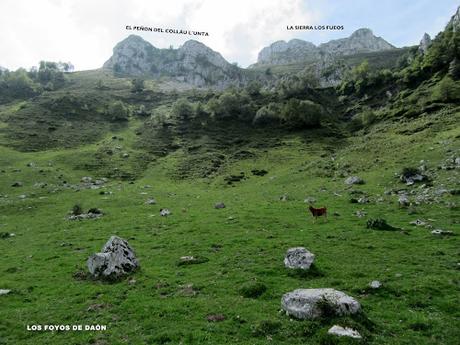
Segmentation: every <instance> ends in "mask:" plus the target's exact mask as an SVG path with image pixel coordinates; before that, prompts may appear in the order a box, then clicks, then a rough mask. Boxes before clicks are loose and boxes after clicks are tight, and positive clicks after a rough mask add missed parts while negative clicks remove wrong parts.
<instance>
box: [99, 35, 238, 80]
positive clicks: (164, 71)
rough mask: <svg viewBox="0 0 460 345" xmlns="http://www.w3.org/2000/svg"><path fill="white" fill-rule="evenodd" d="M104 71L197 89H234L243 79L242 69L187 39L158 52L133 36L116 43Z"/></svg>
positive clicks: (205, 47)
mask: <svg viewBox="0 0 460 345" xmlns="http://www.w3.org/2000/svg"><path fill="white" fill-rule="evenodd" d="M103 68H104V69H108V70H112V71H113V72H115V73H116V74H119V75H127V76H139V77H155V78H158V77H163V76H167V77H172V78H173V79H175V80H176V81H180V82H186V83H188V84H191V85H193V86H196V87H204V86H211V85H212V86H214V87H217V88H224V87H226V86H229V85H236V86H237V85H240V84H242V83H244V81H245V79H246V78H245V74H244V70H242V69H240V68H238V67H237V66H235V65H232V64H230V63H229V62H227V61H226V60H225V59H224V58H223V57H222V55H220V54H219V53H217V52H215V51H213V50H212V49H211V48H209V47H207V46H206V45H204V44H203V43H200V42H198V41H195V40H189V41H187V42H185V43H184V44H183V45H182V46H181V47H179V48H178V49H173V48H169V49H159V48H156V47H154V46H153V45H152V44H150V43H149V42H147V41H145V40H144V39H143V38H141V37H140V36H136V35H130V36H128V37H127V38H126V39H124V40H123V41H121V42H119V43H118V44H117V45H116V46H115V47H114V48H113V55H112V56H111V57H110V59H109V60H107V61H106V62H105V63H104V66H103Z"/></svg>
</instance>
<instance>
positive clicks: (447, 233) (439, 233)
mask: <svg viewBox="0 0 460 345" xmlns="http://www.w3.org/2000/svg"><path fill="white" fill-rule="evenodd" d="M431 233H432V234H433V235H436V236H452V235H453V234H454V232H453V231H449V230H442V229H434V230H433V231H431Z"/></svg>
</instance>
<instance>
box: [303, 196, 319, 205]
mask: <svg viewBox="0 0 460 345" xmlns="http://www.w3.org/2000/svg"><path fill="white" fill-rule="evenodd" d="M303 202H304V203H306V204H314V203H315V202H316V199H315V198H313V197H311V196H307V197H306V198H305V199H304V201H303Z"/></svg>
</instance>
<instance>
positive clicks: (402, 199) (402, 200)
mask: <svg viewBox="0 0 460 345" xmlns="http://www.w3.org/2000/svg"><path fill="white" fill-rule="evenodd" d="M398 203H399V206H409V204H410V202H409V197H408V196H407V195H406V194H402V195H400V196H399V198H398Z"/></svg>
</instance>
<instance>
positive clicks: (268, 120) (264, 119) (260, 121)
mask: <svg viewBox="0 0 460 345" xmlns="http://www.w3.org/2000/svg"><path fill="white" fill-rule="evenodd" d="M280 120H281V106H280V105H279V104H278V103H274V102H271V103H269V104H267V105H264V106H263V107H261V108H260V109H259V110H257V112H256V116H255V117H254V119H253V120H252V123H253V124H254V125H256V126H264V125H269V124H278V123H279V122H280Z"/></svg>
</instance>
